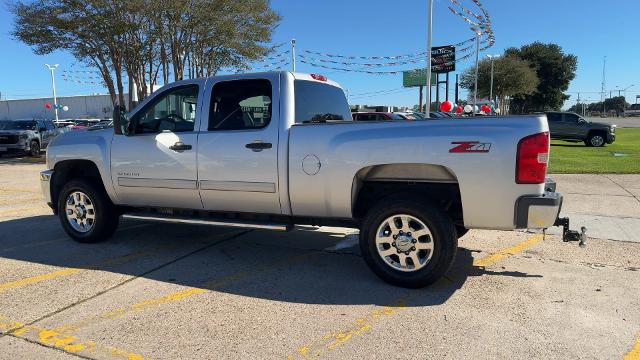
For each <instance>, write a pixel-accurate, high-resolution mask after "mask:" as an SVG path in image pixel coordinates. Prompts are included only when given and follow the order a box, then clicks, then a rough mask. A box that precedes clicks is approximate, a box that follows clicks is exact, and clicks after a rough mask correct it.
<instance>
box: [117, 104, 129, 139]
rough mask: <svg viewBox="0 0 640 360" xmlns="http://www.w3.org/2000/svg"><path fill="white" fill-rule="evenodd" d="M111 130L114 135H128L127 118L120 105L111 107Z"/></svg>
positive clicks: (123, 108) (124, 110)
mask: <svg viewBox="0 0 640 360" xmlns="http://www.w3.org/2000/svg"><path fill="white" fill-rule="evenodd" d="M113 132H114V134H116V135H129V119H128V118H127V113H126V109H125V107H124V106H122V105H116V106H114V107H113Z"/></svg>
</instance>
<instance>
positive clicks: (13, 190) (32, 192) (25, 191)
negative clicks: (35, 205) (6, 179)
mask: <svg viewBox="0 0 640 360" xmlns="http://www.w3.org/2000/svg"><path fill="white" fill-rule="evenodd" d="M0 191H6V192H21V193H31V194H42V192H41V191H33V190H25V189H0Z"/></svg>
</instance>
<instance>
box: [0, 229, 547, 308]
mask: <svg viewBox="0 0 640 360" xmlns="http://www.w3.org/2000/svg"><path fill="white" fill-rule="evenodd" d="M344 241H345V236H344V234H343V233H338V232H326V231H316V230H313V229H307V230H305V229H303V230H296V231H293V232H289V233H279V232H269V231H251V232H243V231H241V230H235V229H234V230H229V229H223V228H213V227H206V226H187V225H172V224H147V223H139V222H129V221H127V222H124V221H123V222H121V225H120V228H119V230H118V231H117V232H116V234H115V235H114V237H113V238H111V239H110V240H109V241H106V242H103V243H99V244H79V243H76V242H74V241H72V240H71V239H69V238H67V237H66V235H65V234H64V232H63V231H62V229H61V227H60V225H59V224H58V219H57V217H55V216H37V217H30V218H21V219H15V220H8V221H4V222H0V264H2V258H5V259H12V260H19V261H24V262H29V263H32V264H34V266H35V267H34V270H33V273H31V272H30V273H29V274H28V275H25V276H35V275H40V274H42V273H47V272H50V271H56V270H59V269H55V268H53V269H52V268H44V269H43V268H38V265H39V264H42V265H53V266H59V267H67V268H69V267H72V268H81V269H93V270H101V271H106V272H112V273H120V274H127V275H131V276H136V277H142V278H146V279H152V280H157V281H162V282H166V283H172V284H178V285H184V286H190V287H199V288H205V289H209V290H212V291H215V292H222V293H229V294H236V295H241V296H247V297H254V298H259V299H269V300H276V301H282V302H291V303H306V304H344V305H348V304H377V305H387V304H391V303H393V302H394V301H397V300H398V299H399V298H403V297H410V298H411V301H410V306H429V305H437V304H442V303H444V302H446V301H447V300H448V299H449V298H450V297H451V296H452V295H453V294H454V293H455V292H456V291H457V290H458V289H459V288H461V287H462V286H463V285H464V283H465V282H466V281H467V279H468V278H469V277H470V276H484V275H488V276H509V277H540V276H539V275H529V274H526V273H520V272H508V271H507V272H494V271H487V270H484V269H482V268H478V267H474V266H473V256H472V252H473V251H472V250H469V249H465V248H459V250H458V254H457V257H456V262H455V264H454V265H453V267H452V269H451V270H450V272H449V273H448V275H447V276H446V277H445V278H443V279H441V280H440V281H439V282H437V283H436V284H434V285H432V286H430V287H427V288H424V289H419V290H409V289H403V288H397V287H393V286H391V285H388V284H386V283H384V282H382V281H381V280H379V279H378V278H377V277H376V276H375V275H374V274H373V273H372V272H371V271H370V270H369V269H368V267H367V266H366V265H365V263H364V261H363V260H362V259H361V258H360V255H359V254H358V248H357V243H356V242H355V241H353V244H352V245H351V246H350V247H347V248H340V247H339V246H336V244H339V243H341V242H344ZM335 248H339V249H340V250H327V249H335ZM5 281H6V280H5ZM49 281H57V282H58V283H56V284H60V286H61V287H63V288H64V287H65V285H67V284H68V285H69V291H70V292H72V291H73V288H74V286H73V285H74V278H73V275H70V276H66V277H61V278H57V279H54V280H49ZM0 282H4V281H0ZM30 286H37V285H30ZM107 296H108V295H107Z"/></svg>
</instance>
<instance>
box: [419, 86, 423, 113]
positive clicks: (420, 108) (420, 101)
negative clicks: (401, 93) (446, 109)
mask: <svg viewBox="0 0 640 360" xmlns="http://www.w3.org/2000/svg"><path fill="white" fill-rule="evenodd" d="M423 87H424V86H423V85H420V100H419V101H418V112H422V88H423Z"/></svg>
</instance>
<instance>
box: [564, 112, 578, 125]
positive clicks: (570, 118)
mask: <svg viewBox="0 0 640 360" xmlns="http://www.w3.org/2000/svg"><path fill="white" fill-rule="evenodd" d="M564 121H565V122H568V123H577V122H578V115H576V114H564Z"/></svg>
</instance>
